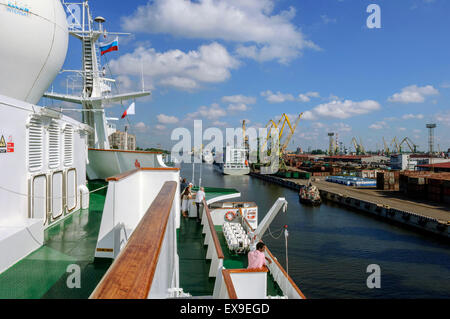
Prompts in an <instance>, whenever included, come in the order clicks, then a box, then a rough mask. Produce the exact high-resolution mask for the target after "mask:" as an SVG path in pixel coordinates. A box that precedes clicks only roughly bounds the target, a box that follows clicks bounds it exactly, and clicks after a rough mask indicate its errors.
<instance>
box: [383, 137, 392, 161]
mask: <svg viewBox="0 0 450 319" xmlns="http://www.w3.org/2000/svg"><path fill="white" fill-rule="evenodd" d="M383 144H384V154H385V155H386V156H389V155H391V151H390V150H389V147H388V145H387V143H386V140H385V139H384V137H383Z"/></svg>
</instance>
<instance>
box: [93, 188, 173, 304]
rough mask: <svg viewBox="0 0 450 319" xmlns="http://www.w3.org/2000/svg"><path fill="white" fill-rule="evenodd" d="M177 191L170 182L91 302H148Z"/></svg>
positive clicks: (108, 272) (100, 284)
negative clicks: (95, 300) (127, 300)
mask: <svg viewBox="0 0 450 319" xmlns="http://www.w3.org/2000/svg"><path fill="white" fill-rule="evenodd" d="M176 190H177V183H176V182H173V181H171V182H166V183H165V184H164V185H163V187H162V188H161V190H160V192H159V194H158V195H157V196H156V198H155V200H154V201H153V203H152V204H151V205H150V207H149V209H148V210H147V212H146V213H145V215H144V217H143V218H142V220H141V221H140V223H139V225H138V226H137V227H136V229H135V231H134V232H133V234H132V235H131V237H130V239H129V240H128V243H127V244H126V246H125V248H123V249H122V251H121V252H120V254H119V256H118V257H117V258H116V260H115V261H114V263H113V264H112V265H111V267H110V268H109V269H108V271H107V273H106V274H105V276H104V277H103V278H102V280H101V281H100V283H99V284H98V286H97V287H96V288H95V290H94V292H93V293H92V294H91V297H90V298H91V299H145V298H147V296H148V293H149V291H150V289H151V286H152V282H153V277H154V275H155V271H156V266H157V264H158V259H159V255H160V252H161V247H162V244H163V240H164V235H165V232H166V228H167V223H168V220H169V216H170V213H171V210H172V203H173V201H174V198H175V195H176Z"/></svg>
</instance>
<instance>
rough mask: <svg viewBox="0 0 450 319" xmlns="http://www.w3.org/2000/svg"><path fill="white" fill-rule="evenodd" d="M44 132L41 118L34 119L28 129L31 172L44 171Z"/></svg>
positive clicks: (29, 166) (29, 167)
mask: <svg viewBox="0 0 450 319" xmlns="http://www.w3.org/2000/svg"><path fill="white" fill-rule="evenodd" d="M43 136H44V130H43V125H42V122H41V120H40V119H39V118H36V117H32V118H31V119H30V123H29V127H28V169H29V170H30V172H35V171H39V170H40V169H42V163H43V157H44V143H43Z"/></svg>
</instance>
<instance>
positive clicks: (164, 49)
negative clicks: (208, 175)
mask: <svg viewBox="0 0 450 319" xmlns="http://www.w3.org/2000/svg"><path fill="white" fill-rule="evenodd" d="M371 3H376V4H378V5H379V6H380V8H381V24H382V28H381V29H368V28H367V26H366V19H367V17H368V16H369V13H367V12H366V8H367V6H368V5H369V4H371ZM90 6H91V10H92V11H93V12H94V16H96V15H102V16H103V17H105V18H106V19H107V22H106V28H107V30H111V31H125V32H131V33H132V34H133V35H132V36H131V37H121V38H120V51H119V52H112V53H109V54H108V55H107V58H108V60H109V63H110V64H109V66H110V69H111V70H112V73H113V77H114V78H116V79H117V80H118V84H119V90H120V91H121V92H126V91H133V90H138V89H140V86H141V83H140V72H141V71H140V69H141V66H140V62H141V61H142V63H143V65H144V74H145V83H146V87H147V88H149V89H151V91H152V97H151V98H146V99H143V100H137V101H136V112H137V114H136V115H135V116H130V117H129V121H130V123H131V125H132V129H131V130H132V131H133V132H134V133H136V134H137V137H138V145H139V146H141V147H151V146H156V145H157V144H161V145H162V146H164V147H167V148H170V147H171V145H172V144H173V143H174V142H171V141H170V133H171V132H172V130H173V129H174V128H176V127H186V128H192V125H193V120H194V119H202V120H203V121H204V122H203V127H204V128H206V127H209V126H215V127H220V128H225V127H239V125H240V123H241V122H242V120H243V119H246V120H247V121H248V122H250V125H255V126H264V125H265V124H266V123H267V122H268V121H269V120H270V119H274V118H276V117H277V116H280V115H281V114H282V113H287V114H289V115H291V116H292V117H293V116H295V115H296V114H299V113H300V112H304V118H303V120H302V121H301V122H300V124H299V127H298V129H297V132H296V134H295V136H294V138H293V141H292V142H291V145H290V149H295V148H296V147H297V146H301V147H303V148H304V149H308V147H311V148H313V149H314V148H323V149H325V148H327V145H328V137H327V133H328V132H337V133H338V134H339V138H340V141H342V142H343V143H344V144H345V145H346V146H347V147H350V141H351V139H352V137H353V136H355V137H358V138H359V137H361V138H362V140H363V142H364V145H365V147H366V149H375V148H376V147H377V144H378V146H379V147H381V144H382V137H383V136H384V137H385V139H386V140H388V141H390V140H392V138H393V137H394V136H397V138H399V139H400V138H401V139H402V138H403V137H405V136H409V137H410V138H411V139H412V140H413V141H414V142H415V143H416V144H418V145H419V149H420V150H427V131H426V129H425V124H426V123H429V122H436V123H437V124H438V128H437V130H436V144H439V145H440V148H441V149H442V150H444V149H445V150H446V149H447V148H450V139H449V138H448V136H449V133H450V103H449V98H450V39H449V36H448V31H449V30H450V20H449V19H448V12H450V2H449V1H447V0H401V1H400V0H398V1H394V0H389V1H387V0H386V1H381V0H379V1H376V0H371V1H364V0H301V1H300V0H298V1H288V0H277V1H276V0H246V1H244V0H240V1H238V0H229V1H213V0H197V1H192V2H190V1H186V0H155V1H150V2H148V1H144V0H138V1H132V2H130V1H128V2H126V1H107V0H96V1H91V3H90ZM80 52H81V49H80V43H79V42H78V40H75V39H71V41H70V47H69V52H68V55H67V59H66V63H65V65H64V68H65V69H73V68H80V66H81V59H80ZM63 83H65V80H64V77H63V76H59V77H58V78H57V80H56V81H55V84H54V85H55V91H57V90H59V91H62V92H65V90H66V89H65V87H64V85H63ZM122 112H123V107H121V106H113V107H111V108H108V109H107V115H108V116H113V117H114V116H115V117H117V116H120V115H121V114H122ZM117 124H118V127H119V128H122V127H123V126H124V125H125V124H127V122H126V121H123V120H122V121H119V122H118V123H117Z"/></svg>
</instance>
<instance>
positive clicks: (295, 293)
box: [265, 246, 306, 299]
mask: <svg viewBox="0 0 450 319" xmlns="http://www.w3.org/2000/svg"><path fill="white" fill-rule="evenodd" d="M265 255H266V257H267V258H269V259H270V260H271V261H272V263H270V264H268V265H267V267H268V269H269V272H270V274H271V275H272V276H273V279H274V280H275V282H276V283H277V284H278V286H279V287H280V289H281V291H282V292H283V294H284V296H286V297H287V298H288V299H306V297H305V295H304V294H303V293H302V291H301V290H300V288H298V287H297V285H296V284H295V282H294V281H293V280H292V278H291V277H290V276H289V274H288V273H287V272H286V270H285V269H284V268H283V266H281V264H280V263H279V262H278V260H277V258H276V257H274V256H273V255H272V253H271V252H270V250H269V248H268V247H267V246H266V251H265Z"/></svg>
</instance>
